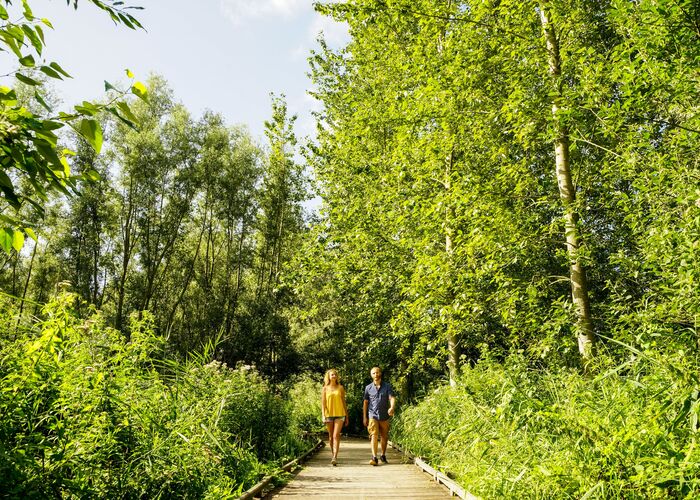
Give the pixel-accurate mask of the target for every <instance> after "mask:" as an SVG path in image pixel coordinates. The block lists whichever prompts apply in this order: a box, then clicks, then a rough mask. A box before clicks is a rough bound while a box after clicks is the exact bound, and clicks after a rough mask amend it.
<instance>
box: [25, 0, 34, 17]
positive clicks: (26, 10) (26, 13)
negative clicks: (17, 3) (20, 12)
mask: <svg viewBox="0 0 700 500" xmlns="http://www.w3.org/2000/svg"><path fill="white" fill-rule="evenodd" d="M22 7H24V18H25V19H26V20H27V21H33V20H34V14H33V13H32V9H31V8H30V7H29V3H27V0H22Z"/></svg>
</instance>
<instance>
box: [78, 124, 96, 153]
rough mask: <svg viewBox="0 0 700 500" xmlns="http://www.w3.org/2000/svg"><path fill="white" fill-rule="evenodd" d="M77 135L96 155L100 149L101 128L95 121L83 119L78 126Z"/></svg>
mask: <svg viewBox="0 0 700 500" xmlns="http://www.w3.org/2000/svg"><path fill="white" fill-rule="evenodd" d="M78 133H79V134H80V135H81V136H82V137H83V138H84V139H85V140H86V141H88V143H90V145H91V146H92V148H93V149H94V150H95V152H96V153H97V154H99V153H100V150H101V149H102V128H101V127H100V123H99V122H98V121H97V120H93V119H89V118H85V119H84V120H82V121H81V122H80V125H79V126H78Z"/></svg>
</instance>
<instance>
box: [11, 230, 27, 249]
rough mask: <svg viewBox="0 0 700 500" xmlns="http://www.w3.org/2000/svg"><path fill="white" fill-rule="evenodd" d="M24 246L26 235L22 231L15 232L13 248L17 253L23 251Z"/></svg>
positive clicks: (13, 234)
mask: <svg viewBox="0 0 700 500" xmlns="http://www.w3.org/2000/svg"><path fill="white" fill-rule="evenodd" d="M23 246H24V233H22V231H13V233H12V248H14V249H15V250H16V251H17V252H19V251H20V250H22V247H23Z"/></svg>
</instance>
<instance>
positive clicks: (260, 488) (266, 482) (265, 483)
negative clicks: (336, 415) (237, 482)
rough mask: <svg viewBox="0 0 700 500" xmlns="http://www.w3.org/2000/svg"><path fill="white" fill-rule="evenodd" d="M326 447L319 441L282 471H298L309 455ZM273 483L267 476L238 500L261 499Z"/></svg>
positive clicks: (284, 466) (283, 467)
mask: <svg viewBox="0 0 700 500" xmlns="http://www.w3.org/2000/svg"><path fill="white" fill-rule="evenodd" d="M323 446H325V443H324V442H323V441H322V440H321V439H319V440H318V442H317V443H316V444H315V445H313V446H312V447H311V448H309V449H308V450H306V451H305V452H304V453H302V454H301V455H299V456H298V457H297V458H295V459H294V460H291V461H290V462H287V463H286V464H284V465H283V466H282V468H281V469H282V470H283V471H285V472H291V471H292V470H294V469H296V467H297V466H298V465H299V464H301V463H302V462H303V461H304V460H306V459H307V458H308V457H309V455H312V454H313V453H315V452H316V451H318V450H319V449H321V448H323ZM271 482H272V476H265V477H263V478H262V479H261V480H260V481H259V482H257V483H256V484H254V485H253V486H251V487H250V488H249V489H247V490H246V491H244V492H243V493H242V494H241V496H240V497H238V500H252V499H253V498H259V497H261V496H262V494H263V493H264V492H265V490H267V489H268V487H269V486H270V483H271Z"/></svg>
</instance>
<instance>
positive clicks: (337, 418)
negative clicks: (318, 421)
mask: <svg viewBox="0 0 700 500" xmlns="http://www.w3.org/2000/svg"><path fill="white" fill-rule="evenodd" d="M334 420H340V421H341V422H345V417H326V418H324V419H323V421H324V422H325V423H330V422H333V421H334Z"/></svg>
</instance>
